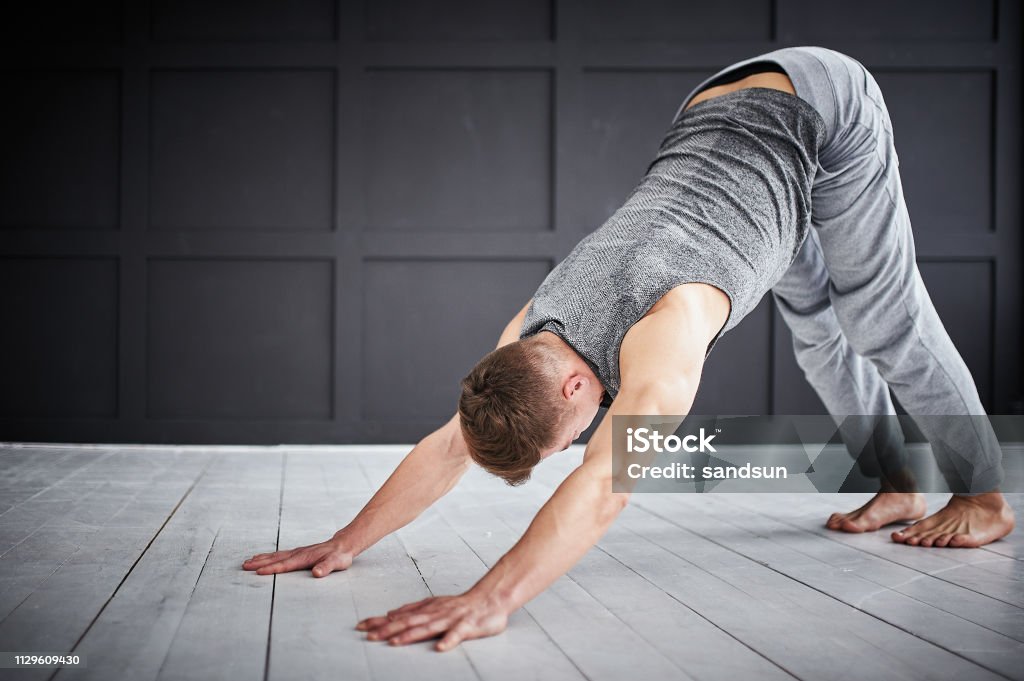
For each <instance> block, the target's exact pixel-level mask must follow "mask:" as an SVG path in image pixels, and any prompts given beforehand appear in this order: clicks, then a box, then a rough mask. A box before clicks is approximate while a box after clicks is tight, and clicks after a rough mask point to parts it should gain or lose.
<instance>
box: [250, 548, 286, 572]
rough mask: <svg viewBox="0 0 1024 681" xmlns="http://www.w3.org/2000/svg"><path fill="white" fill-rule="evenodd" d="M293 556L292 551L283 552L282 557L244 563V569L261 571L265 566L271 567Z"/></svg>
mask: <svg viewBox="0 0 1024 681" xmlns="http://www.w3.org/2000/svg"><path fill="white" fill-rule="evenodd" d="M292 555H293V552H292V551H282V552H281V555H274V556H267V557H266V558H260V559H259V560H251V561H247V562H245V563H242V567H244V568H245V569H246V570H259V569H260V568H261V567H263V566H264V565H270V564H271V563H276V562H278V561H282V560H287V559H288V558H290V557H291V556H292Z"/></svg>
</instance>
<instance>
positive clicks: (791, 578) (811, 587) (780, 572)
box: [644, 509, 1013, 681]
mask: <svg viewBox="0 0 1024 681" xmlns="http://www.w3.org/2000/svg"><path fill="white" fill-rule="evenodd" d="M644 510H645V511H646V512H648V513H651V514H652V515H655V516H657V517H659V518H661V519H662V520H664V521H666V522H669V523H672V524H673V525H675V526H676V527H679V528H680V529H682V530H683V531H685V532H690V533H691V534H694V535H696V536H698V537H701V538H702V539H705V540H706V541H709V542H711V543H712V544H715V545H716V546H719V547H721V548H723V549H725V550H726V551H729V552H731V553H734V554H736V555H737V556H741V557H743V558H745V559H747V560H750V561H752V562H754V563H757V564H759V565H763V566H764V567H765V568H767V569H769V570H771V571H772V572H774V573H776V574H778V575H780V576H782V577H785V578H786V579H788V580H790V581H793V582H795V583H797V584H800V585H802V586H804V587H806V588H808V589H811V590H813V591H816V592H818V593H820V594H822V595H824V596H827V597H828V598H830V599H832V600H834V601H835V602H836V603H839V604H841V605H843V606H845V607H847V608H850V609H852V610H856V611H857V612H861V613H864V614H865V615H867V616H868V617H871V618H872V619H875V620H877V621H879V622H881V623H882V624H885V625H887V626H890V627H892V628H894V629H899V630H900V631H903V632H905V633H907V634H909V635H911V636H913V637H914V638H916V639H918V640H920V641H923V642H924V643H926V644H928V645H929V646H933V647H934V648H936V649H938V650H942V651H945V652H947V653H950V654H951V655H955V656H956V657H959V658H960V659H962V660H964V661H965V662H967V663H968V664H971V665H974V666H976V667H979V668H981V669H985V670H986V671H989V672H992V673H993V674H995V675H997V676H1000V677H1002V678H1004V679H1009V680H1010V681H1013V677H1009V676H1006V675H1005V674H1001V673H1000V672H998V671H996V670H995V669H992V668H990V667H987V666H985V665H983V664H981V663H979V662H976V661H974V660H972V659H970V658H968V657H965V656H964V655H963V654H961V653H960V652H958V651H956V650H951V649H949V648H944V647H943V646H940V645H939V644H937V643H935V642H934V641H929V640H928V639H926V638H924V637H922V636H920V635H918V634H916V633H914V632H913V631H910V630H909V629H906V628H905V627H902V626H900V625H898V624H894V623H892V622H888V621H886V620H884V619H882V618H881V617H879V616H877V615H875V614H873V613H870V612H868V611H866V610H863V609H861V608H858V607H856V606H853V605H850V604H849V603H847V602H845V601H843V600H842V599H840V598H837V597H836V596H833V595H832V594H830V593H828V592H827V591H822V590H821V589H819V588H817V587H815V586H812V585H810V584H807V583H806V582H804V581H801V580H799V579H797V578H796V577H793V576H791V575H787V574H786V573H784V572H782V571H780V570H778V569H776V568H774V567H772V566H771V564H769V563H766V562H762V561H757V560H754V559H753V558H751V557H750V556H745V555H743V554H742V553H740V552H739V551H737V550H735V549H733V548H730V547H728V546H726V545H725V544H722V543H720V542H717V541H715V540H714V539H712V538H710V537H708V536H705V535H702V534H700V533H699V532H695V531H694V530H691V529H689V528H685V527H683V526H681V525H679V524H678V523H675V522H673V521H672V520H671V519H669V518H667V517H665V516H663V515H661V514H659V513H657V512H656V511H652V510H650V509H644ZM972 624H973V623H972ZM1011 640H1012V639H1011Z"/></svg>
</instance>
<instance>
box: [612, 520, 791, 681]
mask: <svg viewBox="0 0 1024 681" xmlns="http://www.w3.org/2000/svg"><path fill="white" fill-rule="evenodd" d="M625 529H626V531H627V532H629V533H631V534H633V535H635V536H638V537H640V538H641V539H646V537H643V536H642V535H639V534H637V533H636V532H634V531H633V530H630V529H629V528H625ZM595 548H597V549H598V550H599V551H601V552H602V553H604V554H605V555H607V556H608V557H609V558H611V559H612V560H614V561H615V562H617V563H619V564H620V565H622V566H623V567H625V568H626V569H627V570H629V571H630V572H632V573H633V574H635V575H637V576H638V577H640V578H641V579H643V580H644V581H645V582H647V583H648V584H650V585H651V586H653V587H654V588H655V589H657V590H658V591H660V592H662V593H663V594H665V595H666V596H668V597H669V598H671V599H672V600H673V601H675V602H676V603H679V605H681V606H682V607H684V608H686V609H687V610H689V611H690V612H692V613H693V614H694V615H696V616H697V617H699V618H700V619H702V620H704V621H705V622H707V623H708V624H710V625H711V626H713V627H714V628H715V629H717V630H719V631H721V632H722V633H723V634H725V635H726V636H728V637H729V638H731V639H733V640H734V641H736V642H737V643H739V644H740V645H742V646H743V647H744V648H746V649H747V650H749V651H751V652H752V653H754V654H755V655H757V656H758V657H760V658H761V659H763V660H765V661H766V662H768V663H769V664H771V665H772V666H773V667H777V668H778V669H780V670H781V671H782V672H783V673H785V674H786V675H788V676H790V677H792V678H794V679H799V678H800V677H799V676H797V675H796V674H794V673H793V672H791V671H789V670H788V669H786V668H785V667H783V666H782V665H781V664H779V663H778V662H776V661H775V660H773V659H771V658H770V657H768V656H766V655H765V654H764V653H762V652H761V651H759V650H758V649H757V648H754V647H752V646H750V645H749V644H747V643H746V642H745V641H744V640H743V639H740V638H738V637H737V636H735V635H734V634H733V633H732V632H730V631H729V630H728V629H724V628H723V627H721V626H719V625H718V624H717V623H716V622H714V621H713V620H710V619H708V618H707V617H705V616H704V615H703V614H701V613H700V612H698V611H697V610H694V609H693V608H691V607H690V606H689V605H688V604H686V603H684V602H683V601H681V600H679V599H678V598H677V597H676V596H675V595H674V594H672V593H669V592H668V591H665V589H663V588H661V587H660V586H658V585H657V584H655V583H654V582H652V581H651V580H650V579H648V578H647V576H646V575H643V574H642V573H640V572H637V571H636V570H635V569H634V568H633V567H632V566H630V565H628V564H627V563H624V562H622V561H621V560H619V559H618V558H617V557H616V556H615V555H613V554H612V553H610V552H609V551H608V550H607V549H605V548H604V547H602V546H601V545H600V544H598V545H596V547H595ZM662 548H663V547H662ZM666 550H667V549H666ZM684 560H685V559H684ZM690 565H693V563H690ZM694 567H695V568H697V569H698V570H699V569H701V568H700V567H699V566H696V565H695V566H694ZM708 574H710V573H708Z"/></svg>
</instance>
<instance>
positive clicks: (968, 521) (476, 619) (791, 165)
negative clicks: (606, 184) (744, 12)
mask: <svg viewBox="0 0 1024 681" xmlns="http://www.w3.org/2000/svg"><path fill="white" fill-rule="evenodd" d="M811 227H813V229H811ZM769 290H771V291H772V294H773V296H774V297H775V300H776V302H777V303H778V305H779V308H780V310H781V312H782V315H783V317H784V319H785V320H786V322H787V324H788V325H789V326H790V328H791V329H792V331H793V335H794V350H795V352H796V356H797V360H798V363H799V364H800V366H801V367H802V369H803V370H804V372H805V375H806V376H807V378H808V380H809V381H810V383H811V385H812V386H813V387H814V388H815V389H816V391H817V392H818V394H819V395H820V396H821V398H822V401H823V402H824V404H825V406H826V407H827V408H828V410H829V413H831V414H839V415H843V414H853V415H882V416H884V415H892V414H895V409H894V407H893V404H892V402H891V399H890V397H889V392H888V387H891V388H892V390H893V391H894V392H895V394H896V396H897V398H898V399H899V400H900V402H901V404H903V406H904V407H905V408H906V409H907V411H908V412H909V413H910V414H931V415H934V414H938V415H984V413H985V412H984V410H983V408H982V405H981V402H980V400H979V398H978V394H977V390H976V388H975V385H974V382H973V380H972V378H971V375H970V373H969V372H968V370H967V367H966V366H965V364H964V362H963V360H962V359H961V358H960V356H959V354H958V353H957V351H956V348H955V347H954V346H953V344H952V342H951V341H950V339H949V336H948V335H947V334H946V332H945V330H944V328H943V326H942V323H941V321H940V320H939V318H938V316H937V314H936V312H935V309H934V307H933V306H932V304H931V301H930V299H929V297H928V293H927V291H926V290H925V288H924V285H923V283H922V281H921V278H920V275H919V274H918V271H917V267H916V263H915V259H914V244H913V238H912V234H911V227H910V221H909V217H908V214H907V209H906V206H905V204H904V202H903V194H902V190H901V185H900V179H899V173H898V159H897V157H896V151H895V148H894V146H893V138H892V125H891V122H890V120H889V116H888V113H887V111H886V108H885V104H884V101H883V99H882V94H881V92H880V90H879V88H878V85H877V84H876V83H875V80H874V78H872V76H871V75H870V74H869V73H868V71H867V70H866V69H865V68H864V67H863V66H862V65H861V64H860V63H859V62H857V61H856V60H854V59H852V58H850V57H848V56H846V55H844V54H841V53H838V52H835V51H832V50H828V49H825V48H820V47H794V48H785V49H780V50H776V51H774V52H769V53H766V54H763V55H759V56H757V57H753V58H750V59H747V60H744V61H740V62H737V63H736V64H733V65H731V66H729V67H726V68H725V69H722V70H721V71H719V72H718V73H716V74H715V75H713V76H712V77H711V78H708V79H707V80H705V81H704V82H702V83H701V84H700V85H698V86H697V87H696V88H695V89H694V90H693V91H692V92H691V93H690V94H689V95H688V96H687V97H686V99H685V100H684V101H683V104H682V106H681V107H680V110H679V111H678V112H677V114H676V117H675V119H674V121H673V124H672V126H671V127H670V129H669V131H668V133H667V135H666V136H665V138H664V140H663V142H662V144H661V148H660V150H659V152H658V154H657V156H656V157H655V159H654V161H653V162H652V163H651V164H650V166H649V168H648V170H647V173H646V174H645V176H644V178H643V179H642V180H641V182H640V184H639V185H638V186H637V187H636V188H635V189H634V191H633V192H632V194H631V195H630V196H629V198H628V199H627V200H626V202H625V204H624V205H623V206H622V207H621V208H620V209H619V210H618V211H616V212H615V214H614V215H612V216H611V217H610V218H609V219H608V221H607V222H606V223H605V224H604V225H602V226H601V227H600V228H598V229H597V230H595V231H594V232H592V233H591V234H589V235H588V236H587V237H585V238H584V239H583V240H582V241H581V242H580V243H579V244H578V245H577V246H576V247H575V248H574V249H573V251H572V252H571V253H570V254H569V256H568V257H567V258H566V259H565V260H564V261H562V262H561V263H559V265H558V266H557V267H556V268H555V269H554V270H553V271H552V272H551V273H550V274H549V275H548V277H547V278H546V279H545V280H544V282H543V283H542V284H541V286H540V287H539V288H538V290H537V292H536V294H535V295H534V297H533V299H532V300H531V301H530V302H529V303H527V305H526V306H525V307H524V308H523V309H522V310H521V311H520V312H519V314H518V315H516V317H515V318H514V319H512V321H511V322H510V323H509V324H508V326H507V327H506V328H505V331H504V333H503V334H502V335H501V338H500V340H499V342H498V347H497V348H496V349H495V350H494V351H492V352H490V353H488V354H487V355H486V356H485V357H484V358H483V359H482V360H480V362H479V363H478V364H477V365H476V366H475V367H474V368H473V370H472V371H471V372H470V373H469V375H468V376H466V377H465V378H464V379H463V381H462V396H461V398H460V400H459V409H458V413H457V414H456V415H455V416H454V417H453V418H452V419H451V420H450V421H449V422H448V423H447V424H446V425H445V426H443V427H442V428H441V429H439V430H438V431H436V432H435V433H433V434H431V435H429V436H427V437H426V438H424V439H423V440H422V441H421V442H420V443H419V444H418V445H417V446H416V447H415V448H414V449H413V450H412V451H411V452H410V453H409V455H408V456H406V457H405V459H404V460H403V461H402V463H401V464H400V465H399V466H398V468H397V469H396V470H395V472H394V473H392V475H391V477H390V478H388V480H387V482H385V484H384V485H383V486H382V487H381V489H380V490H379V491H378V492H377V493H376V494H375V495H374V496H373V498H372V499H371V500H370V501H369V502H368V503H367V505H366V507H365V508H363V510H362V511H361V512H360V513H359V514H358V515H357V516H356V517H355V518H354V519H353V520H352V522H351V523H349V525H348V526H346V527H345V528H343V529H342V530H340V531H339V532H338V533H337V534H335V536H334V537H333V538H332V539H330V540H328V541H326V542H324V543H321V544H316V545H313V546H306V547H300V548H298V549H292V550H289V551H278V552H276V553H271V554H260V555H257V556H254V557H253V558H251V559H249V560H248V561H246V563H245V565H244V567H245V568H246V569H250V570H257V571H258V572H259V573H260V574H273V573H278V572H285V571H289V570H299V569H305V568H312V570H313V574H314V576H317V577H322V576H324V575H327V574H329V573H330V572H331V571H333V570H341V569H345V568H347V567H348V566H349V565H350V564H351V562H352V560H353V558H354V557H355V556H356V555H358V554H359V553H360V552H362V551H364V550H365V549H366V548H368V547H369V546H372V545H373V544H374V543H375V542H376V541H378V540H379V539H380V538H381V537H383V536H385V535H387V534H388V533H390V532H392V531H394V530H396V529H398V528H400V527H402V526H404V525H405V524H407V523H408V522H410V521H411V520H413V519H414V518H415V517H416V516H417V515H419V514H420V513H421V512H422V511H423V510H424V509H425V508H427V507H428V506H429V505H430V504H431V503H433V502H434V501H435V500H436V499H438V498H439V497H441V496H442V495H443V494H445V493H446V492H447V491H448V490H450V489H451V488H452V486H454V485H455V484H456V482H457V481H458V480H459V478H460V477H461V476H462V474H463V473H464V472H465V471H466V469H467V468H468V467H469V466H470V465H471V463H472V462H474V461H475V462H476V463H478V464H479V465H480V466H482V467H483V468H485V469H486V470H488V471H490V472H492V473H494V474H496V475H499V476H501V477H502V478H504V479H505V480H506V481H507V482H508V483H509V484H513V485H515V484H519V483H521V482H523V481H524V480H526V479H527V478H528V477H529V474H530V471H531V470H532V468H533V467H534V466H535V465H536V464H537V463H538V462H539V461H540V460H541V459H543V458H545V457H547V456H550V455H551V454H552V453H555V452H557V451H561V450H563V449H565V448H566V447H568V446H569V444H571V442H572V441H573V440H575V439H576V438H577V437H579V435H580V433H581V432H583V431H584V430H586V429H587V428H588V427H589V425H590V424H591V423H592V421H593V419H594V417H595V416H596V414H597V412H598V410H599V408H600V407H601V406H607V407H609V409H608V413H607V416H615V415H634V414H671V415H682V414H686V413H688V411H689V410H690V407H691V406H692V404H693V401H694V397H695V395H696V391H697V387H698V385H699V383H700V377H701V370H702V367H703V363H704V361H705V360H706V358H707V356H708V355H709V354H710V352H711V350H712V348H713V347H714V345H715V343H716V342H717V341H718V339H719V338H720V337H721V335H722V334H723V333H725V332H727V331H728V330H730V329H732V328H733V327H735V326H736V325H737V324H738V323H739V321H740V320H741V319H742V318H743V317H744V316H745V315H746V314H747V313H748V312H750V311H751V310H752V309H753V308H754V307H755V306H756V305H757V303H758V301H759V300H760V299H761V298H762V297H763V295H764V294H765V293H767V292H768V291H769ZM976 422H977V423H982V424H983V427H980V428H977V429H974V428H972V429H970V431H969V432H968V431H965V430H964V429H956V430H955V431H954V432H940V430H941V428H942V426H941V425H935V424H936V421H935V420H932V419H923V420H922V421H921V423H920V425H921V429H922V431H924V433H925V435H926V436H928V438H929V441H930V442H932V444H933V448H935V447H939V448H940V449H941V448H947V449H948V450H949V452H947V453H952V454H960V455H961V456H960V459H959V460H956V461H954V464H955V465H956V466H957V470H958V473H960V474H961V477H962V478H963V479H965V480H966V481H967V487H968V491H969V492H972V493H971V494H963V495H957V496H954V497H953V498H952V499H951V500H950V502H949V504H948V505H947V506H946V507H945V508H943V509H942V510H940V511H939V512H937V513H936V514H934V515H932V516H930V517H928V518H925V519H923V520H919V521H918V522H916V523H915V524H913V525H911V526H910V527H909V528H907V529H905V530H901V531H899V532H895V533H893V535H892V538H893V539H894V540H895V541H899V542H904V543H907V544H910V545H922V546H981V545H983V544H986V543H988V542H991V541H994V540H996V539H998V538H1000V537H1002V536H1005V535H1006V534H1007V533H1009V532H1010V531H1011V530H1012V529H1013V523H1014V519H1013V514H1012V512H1011V511H1010V508H1009V506H1008V505H1007V504H1006V502H1005V501H1004V499H1003V498H1002V496H1001V495H1000V493H999V492H998V490H997V487H998V485H999V482H1000V480H1001V477H1000V476H1001V467H1000V465H999V463H1000V462H999V446H998V442H996V440H995V436H994V434H993V433H992V432H991V428H990V427H988V424H987V421H985V420H984V419H981V420H980V421H976ZM611 423H612V419H611V418H604V419H603V420H602V421H601V423H600V424H599V425H598V427H597V429H596V430H595V432H594V435H593V437H592V438H591V440H590V442H589V443H588V445H587V449H586V452H585V454H584V457H583V462H582V464H581V465H580V466H579V467H578V468H576V469H575V470H574V471H573V472H572V473H571V474H570V475H569V476H568V477H566V479H565V480H564V481H563V482H562V484H561V485H560V486H559V487H558V489H557V490H556V491H555V493H554V494H553V495H552V497H551V499H550V500H549V501H548V502H547V503H546V504H545V505H544V506H543V507H542V508H541V509H540V511H539V512H538V513H537V516H536V518H535V519H534V520H533V522H532V523H531V525H530V527H529V528H528V530H527V531H526V533H525V534H524V535H523V537H522V538H521V539H520V541H519V542H518V543H517V544H516V545H515V546H514V547H513V548H512V549H511V550H510V551H509V552H508V553H507V554H505V556H504V557H502V559H501V560H500V561H498V563H496V564H495V565H494V567H493V568H492V569H491V570H490V571H489V572H488V573H487V574H486V575H485V576H484V577H482V578H481V579H480V581H479V582H478V583H477V584H476V585H474V587H473V588H472V589H470V590H469V591H467V592H466V593H464V594H461V595H458V596H443V597H435V598H428V599H424V600H423V601H420V602H417V603H411V604H408V605H405V606H402V607H400V608H398V609H396V610H393V611H391V612H389V613H388V614H387V615H385V616H382V617H371V618H369V619H366V620H363V621H362V622H360V623H359V625H358V628H360V629H362V630H365V631H367V632H368V637H369V638H371V639H376V640H389V641H391V642H393V643H396V644H403V643H409V642H412V641H418V640H423V639H426V638H432V637H436V636H441V637H442V638H441V640H440V642H439V643H438V644H437V647H438V649H439V650H447V649H450V648H451V647H453V646H455V645H457V644H458V643H459V642H460V641H462V640H465V639H470V638H476V637H480V636H488V635H492V634H495V633H498V632H500V631H502V630H503V629H504V628H505V624H506V621H507V617H508V615H509V613H511V612H513V611H514V610H516V609H517V608H518V607H520V606H521V605H523V604H524V603H526V602H527V601H529V600H530V599H531V598H533V597H534V596H535V595H537V594H538V593H540V592H541V591H542V590H543V589H545V588H546V587H547V586H548V585H550V584H551V583H552V582H553V581H554V580H556V579H557V578H558V577H559V576H560V575H562V574H563V573H565V572H566V571H567V570H568V569H569V568H570V567H572V565H574V564H575V563H576V561H578V560H579V559H580V558H581V557H582V556H583V554H584V553H586V551H587V550H588V549H590V548H591V547H592V546H593V545H594V544H595V543H596V542H597V541H598V539H599V538H600V537H601V536H602V535H603V534H604V532H605V530H606V529H607V528H608V527H609V525H610V524H611V523H612V522H613V521H614V519H615V518H616V516H617V515H618V513H619V512H620V511H621V510H622V509H623V508H624V506H625V504H626V503H627V501H628V498H629V494H627V493H613V492H612V480H613V477H614V472H613V470H612V469H613V462H612V452H611V449H612V447H611V442H612V434H611ZM880 430H882V431H884V428H883V429H880ZM873 436H874V432H873V431H872V433H871V434H869V437H873ZM933 436H934V437H933ZM965 438H966V439H965ZM880 442H881V444H880V445H879V447H880V450H879V452H878V454H879V464H880V466H881V467H882V469H883V470H882V473H883V475H882V477H883V487H882V489H883V492H880V493H879V494H877V495H876V496H875V497H874V498H873V499H872V500H871V501H870V502H869V503H868V504H866V505H865V506H863V507H861V508H859V509H857V510H854V511H852V512H850V513H837V514H834V515H833V516H832V517H831V518H830V519H829V520H828V527H830V528H831V529H835V530H843V531H848V532H863V531H867V530H875V529H878V528H880V527H882V526H884V525H887V524H891V523H894V522H898V521H906V520H918V519H920V518H921V517H922V516H923V515H924V513H925V505H924V500H923V498H922V497H921V495H919V494H912V493H894V492H889V493H887V492H886V489H887V488H886V485H887V484H890V483H891V481H893V480H897V479H898V477H899V474H900V467H901V465H902V464H901V461H900V450H901V445H902V434H901V433H900V434H893V433H891V432H890V433H888V434H886V435H885V437H882V438H881V440H880ZM964 452H969V455H968V456H967V458H964V457H963V456H962V454H963V453H964ZM954 458H956V457H955V456H954ZM889 489H890V490H891V489H893V488H892V487H889ZM979 491H980V492H982V493H978V492H979Z"/></svg>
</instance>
